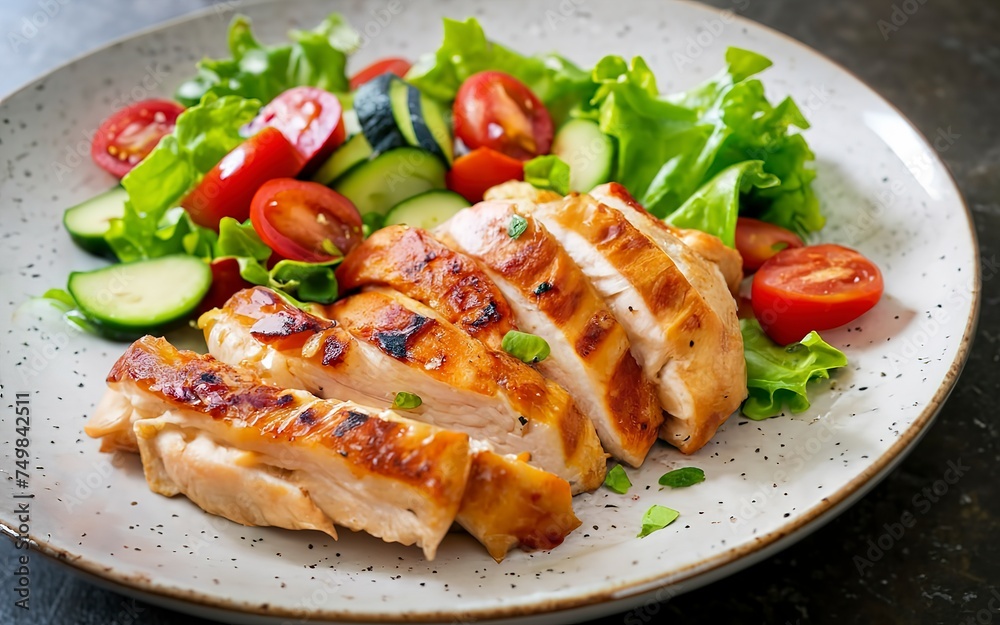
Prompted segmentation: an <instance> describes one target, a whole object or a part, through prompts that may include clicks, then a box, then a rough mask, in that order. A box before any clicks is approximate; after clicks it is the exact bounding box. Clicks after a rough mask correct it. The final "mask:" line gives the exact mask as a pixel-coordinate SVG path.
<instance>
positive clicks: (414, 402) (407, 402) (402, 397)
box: [392, 391, 424, 410]
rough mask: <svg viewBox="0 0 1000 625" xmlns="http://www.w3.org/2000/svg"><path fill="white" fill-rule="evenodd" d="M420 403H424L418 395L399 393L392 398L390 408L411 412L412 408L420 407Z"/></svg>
mask: <svg viewBox="0 0 1000 625" xmlns="http://www.w3.org/2000/svg"><path fill="white" fill-rule="evenodd" d="M422 403H424V401H423V400H422V399H420V395H416V394H414V393H407V392H405V391H401V392H399V393H396V397H395V398H393V400H392V407H393V408H400V409H402V410H413V409H414V408H418V407H420V404H422Z"/></svg>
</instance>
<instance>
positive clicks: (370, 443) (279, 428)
mask: <svg viewBox="0 0 1000 625" xmlns="http://www.w3.org/2000/svg"><path fill="white" fill-rule="evenodd" d="M122 382H130V383H133V384H135V385H136V386H138V388H139V389H141V390H142V391H145V392H146V393H149V394H151V395H153V396H155V397H157V398H159V399H160V400H162V401H164V402H166V403H167V404H169V405H173V406H176V407H178V408H183V409H187V410H190V411H194V412H196V413H201V414H204V415H206V416H207V417H209V418H211V419H213V420H215V421H217V422H222V423H224V424H225V425H227V426H229V427H230V428H235V429H238V431H239V432H241V435H246V436H259V437H263V438H267V439H269V440H273V441H274V442H277V443H280V444H282V445H292V444H295V445H298V446H302V445H307V446H322V447H323V448H325V449H326V450H328V451H329V452H330V453H332V454H336V455H338V456H339V457H341V458H344V459H346V461H348V462H350V463H351V466H352V467H353V468H354V469H355V471H356V473H357V474H358V476H359V477H360V476H361V475H363V474H364V473H370V474H374V475H379V476H382V477H386V478H390V479H393V480H398V481H401V482H404V483H406V484H409V485H411V486H413V487H415V488H419V489H420V490H421V491H422V492H424V493H425V495H426V496H427V497H429V498H431V499H432V500H434V501H437V502H440V503H441V505H446V506H447V505H450V504H449V502H452V501H458V499H459V498H460V497H461V495H462V493H463V492H464V488H465V479H466V478H465V476H464V475H463V474H462V473H463V471H461V470H459V471H455V470H454V468H455V467H456V466H458V467H461V461H460V454H459V455H456V454H457V452H462V453H465V454H466V455H467V454H468V437H467V436H466V435H465V434H460V433H456V432H447V431H443V430H437V429H436V428H433V427H432V426H427V425H424V424H418V423H407V422H399V421H390V420H385V419H383V418H381V417H380V416H379V415H378V413H376V412H374V411H371V410H369V409H365V408H362V407H360V406H353V405H352V406H350V407H344V406H343V405H342V404H341V403H340V402H334V401H327V400H318V399H316V398H315V397H313V396H312V395H309V394H308V393H305V392H303V391H287V390H283V389H280V388H278V387H275V386H269V385H266V384H263V383H262V382H261V380H260V379H259V378H258V377H257V376H256V375H254V374H252V373H249V372H246V371H242V370H238V369H235V368H233V367H230V366H229V365H226V364H224V363H222V362H219V361H218V360H216V359H214V358H212V357H211V356H202V355H199V354H195V353H194V352H189V351H179V350H177V349H176V348H174V347H173V346H172V345H170V343H168V342H167V341H166V340H164V339H157V338H153V337H149V336H146V337H143V338H141V339H139V340H137V341H136V342H135V343H133V344H132V345H131V346H130V347H129V348H128V349H127V350H126V351H125V353H124V354H123V355H122V356H121V358H119V359H118V361H117V362H116V363H115V365H114V366H113V367H112V369H111V372H110V373H109V375H108V383H109V384H112V385H115V384H119V383H122ZM234 431H236V430H234ZM466 462H468V461H466ZM465 471H466V472H467V469H465Z"/></svg>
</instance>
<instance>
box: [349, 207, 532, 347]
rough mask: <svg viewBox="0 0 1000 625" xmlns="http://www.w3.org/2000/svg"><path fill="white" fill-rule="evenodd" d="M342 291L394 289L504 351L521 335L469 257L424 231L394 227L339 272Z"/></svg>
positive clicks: (356, 253) (504, 303) (380, 233)
mask: <svg viewBox="0 0 1000 625" xmlns="http://www.w3.org/2000/svg"><path fill="white" fill-rule="evenodd" d="M337 280H338V281H339V283H340V286H341V288H342V289H343V290H344V291H345V292H346V291H354V290H357V289H360V288H362V287H365V286H389V287H392V288H394V289H396V290H398V291H400V292H401V293H403V294H405V295H407V296H409V297H412V298H413V299H415V300H417V301H419V302H422V303H424V304H426V305H428V306H430V307H431V308H433V309H434V310H436V311H438V312H439V313H440V314H441V315H442V316H444V317H445V319H447V320H448V321H450V322H451V323H454V324H455V325H457V326H459V327H460V328H462V329H463V330H465V331H466V332H468V333H469V334H470V335H472V336H474V337H476V338H477V339H479V340H480V341H482V342H483V343H484V344H486V345H487V346H489V347H490V349H494V350H499V349H500V343H501V341H502V340H503V337H504V335H505V334H506V333H507V332H508V331H510V330H515V329H517V328H516V327H515V325H514V321H513V315H512V314H511V311H510V307H509V306H508V305H507V301H506V300H505V299H504V297H503V295H502V294H501V293H500V291H499V290H498V289H497V287H496V285H494V284H493V281H492V280H490V279H489V277H487V276H486V274H485V273H483V272H482V270H481V269H479V267H478V266H476V264H475V262H473V261H472V260H471V259H470V258H468V257H467V256H465V255H464V254H460V253H457V252H454V251H452V250H450V249H448V248H447V247H445V246H444V245H442V244H441V243H439V242H438V241H437V240H435V239H434V238H433V237H432V236H431V235H430V234H429V233H427V232H426V231H425V230H422V229H420V228H408V227H406V226H389V227H388V228H383V229H381V230H378V231H376V232H374V233H373V234H372V235H371V236H370V237H368V239H366V240H365V242H364V243H362V244H361V245H360V246H358V247H357V248H356V249H355V250H354V251H353V252H351V253H350V254H348V255H347V257H346V258H345V259H344V262H343V263H342V264H341V265H340V267H339V268H338V269H337Z"/></svg>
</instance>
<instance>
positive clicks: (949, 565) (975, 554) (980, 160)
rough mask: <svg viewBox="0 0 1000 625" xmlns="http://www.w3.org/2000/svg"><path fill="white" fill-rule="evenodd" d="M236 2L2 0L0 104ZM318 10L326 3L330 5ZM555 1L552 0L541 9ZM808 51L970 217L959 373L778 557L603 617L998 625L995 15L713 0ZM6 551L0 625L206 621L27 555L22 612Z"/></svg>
mask: <svg viewBox="0 0 1000 625" xmlns="http://www.w3.org/2000/svg"><path fill="white" fill-rule="evenodd" d="M239 3H240V0H230V1H229V2H224V3H218V2H210V1H209V0H171V1H170V2H153V1H152V0H148V1H138V0H88V1H86V2H83V1H80V0H2V2H0V35H2V36H3V41H2V42H0V97H3V96H6V95H8V94H10V93H11V92H13V91H15V90H16V89H17V88H19V87H20V86H22V85H24V84H25V83H27V82H29V81H31V80H32V79H34V78H37V77H38V76H40V75H41V74H43V73H45V72H47V71H49V70H51V69H53V68H55V67H57V66H59V65H61V64H63V63H65V62H66V61H68V60H70V59H72V58H74V57H76V56H77V55H79V54H82V53H85V52H87V51H89V50H93V49H94V48H96V47H99V46H101V45H103V44H105V43H106V42H108V41H110V40H113V39H116V38H119V37H121V36H124V35H127V34H130V33H133V32H136V31H138V30H140V29H144V28H147V27H150V26H153V25H155V24H157V23H159V22H162V21H164V20H168V19H171V18H174V17H177V16H180V15H183V14H185V13H188V12H191V11H195V10H198V9H204V8H211V7H213V6H214V7H219V6H223V5H225V7H226V8H227V9H228V10H231V9H232V7H233V6H236V7H237V8H238V4H239ZM335 4H336V3H335V2H331V6H335ZM552 4H554V5H555V4H557V3H556V2H553V3H552ZM708 4H710V5H714V6H717V7H718V8H724V9H735V10H736V12H737V13H740V14H742V15H743V16H745V17H748V18H750V19H753V20H756V21H758V22H761V23H763V24H765V25H768V26H771V27H773V28H776V29H777V30H779V31H782V32H784V33H786V34H788V35H790V36H792V37H794V38H795V39H798V40H799V41H802V42H804V43H805V44H807V45H809V46H811V47H813V48H815V49H817V50H819V51H820V52H821V53H823V54H825V55H827V56H828V57H830V58H832V59H833V60H834V61H837V62H838V63H840V64H842V65H843V66H845V67H846V68H847V69H849V70H850V71H852V72H853V73H855V74H856V75H858V76H859V77H860V78H861V79H862V80H863V81H864V82H866V83H867V84H868V85H870V86H871V87H873V88H874V89H875V90H876V91H878V92H879V93H880V94H882V95H883V96H884V97H885V98H887V99H888V100H889V101H890V102H892V103H893V104H894V105H896V106H897V107H898V108H899V109H900V110H901V111H902V112H903V114H904V115H906V116H907V117H908V118H909V119H910V120H912V121H913V122H914V123H915V124H916V126H917V128H918V129H919V130H920V131H921V132H922V133H923V134H924V135H925V136H928V137H932V138H933V137H934V136H935V135H936V134H938V133H939V132H940V131H942V130H945V131H947V132H950V133H952V136H955V137H957V138H956V140H955V142H954V144H953V145H951V146H950V147H949V148H948V149H947V151H944V152H942V154H941V156H942V158H943V159H944V161H945V162H946V163H947V164H948V166H949V167H950V168H951V170H952V172H953V173H954V174H955V177H956V178H957V180H958V183H959V186H960V188H961V190H962V192H963V193H964V195H965V198H966V200H967V202H968V205H969V208H970V209H971V210H972V212H973V217H974V219H975V223H976V228H977V232H978V235H979V241H980V245H981V254H982V261H983V267H984V271H983V298H982V302H983V309H982V314H981V317H980V324H979V331H978V336H977V340H976V343H975V346H974V348H973V351H972V355H971V358H970V360H969V362H968V365H967V367H966V370H965V373H964V375H963V376H962V378H961V380H960V381H959V383H958V386H957V388H956V389H955V391H954V393H953V395H952V397H951V399H950V400H949V402H948V403H947V404H946V405H945V407H944V410H943V412H942V414H941V416H940V417H939V419H938V421H937V423H936V425H935V426H934V427H933V429H932V430H931V431H930V433H929V434H928V435H927V436H926V438H925V439H924V440H923V442H922V443H920V445H919V446H918V447H917V449H916V450H915V451H914V452H913V454H912V455H911V456H910V457H909V458H908V459H907V460H906V461H905V462H904V463H903V465H902V466H901V467H900V468H899V469H897V470H896V471H895V472H894V473H893V474H892V475H890V476H889V478H888V479H887V480H886V481H885V482H884V483H883V484H882V485H880V486H879V487H878V488H876V489H875V490H874V491H873V492H872V493H870V494H869V495H868V496H866V497H865V498H864V499H863V500H862V501H861V502H860V503H859V504H857V505H855V506H854V507H853V508H851V509H850V510H849V511H848V512H846V513H845V514H844V515H842V516H841V517H840V518H838V519H836V520H835V521H833V522H832V523H830V524H829V525H828V526H827V527H825V528H822V529H821V530H819V531H817V532H816V533H815V534H813V535H812V536H810V537H808V538H806V539H805V540H803V541H802V542H800V543H798V544H797V545H796V546H794V547H792V548H790V549H788V550H786V551H784V552H783V553H781V554H780V555H778V556H777V557H775V558H773V559H771V560H769V561H767V562H763V563H761V564H758V565H756V566H754V567H752V568H750V569H747V570H745V571H743V572H741V573H738V574H736V575H734V576H732V577H730V578H728V579H726V580H724V581H721V582H719V583H716V584H713V585H711V586H708V587H706V588H703V589H701V590H698V591H695V592H692V593H690V594H687V595H683V596H681V597H678V598H675V599H673V600H671V601H670V602H669V603H666V604H663V605H661V606H651V607H647V608H646V609H644V610H640V611H634V612H631V613H629V614H623V615H618V616H612V617H608V618H606V619H604V620H603V621H602V622H603V623H616V624H617V623H624V625H637V624H639V623H648V622H662V621H665V620H667V619H669V620H670V621H672V622H674V623H725V622H733V623H775V624H780V625H798V624H804V623H822V624H837V625H842V624H844V623H881V624H886V623H919V624H928V625H929V624H932V623H933V624H937V623H981V624H985V623H994V622H995V623H1000V540H997V538H996V537H997V536H998V534H1000V497H998V492H997V490H998V489H997V479H996V477H995V476H996V475H997V472H996V467H997V466H998V463H997V461H998V459H1000V456H998V434H1000V422H998V419H997V417H996V414H997V410H996V406H997V403H998V400H1000V311H998V309H1000V284H998V283H1000V281H998V280H996V279H995V276H996V273H997V270H998V259H997V255H998V253H1000V249H998V248H1000V119H998V114H1000V3H998V2H997V1H996V0H967V1H964V2H943V1H941V0H905V1H903V0H895V1H894V0H851V1H848V2H836V3H834V2H811V1H809V0H768V1H766V2H763V1H760V0H740V1H738V2H734V1H733V0H711V1H709V2H708ZM949 461H953V462H954V461H960V462H961V463H963V464H965V465H967V466H970V467H971V469H970V471H969V472H968V474H967V476H966V477H963V478H962V480H961V481H960V482H959V483H958V484H957V486H956V487H954V488H952V489H950V490H949V492H948V493H947V494H946V495H945V496H944V497H942V498H941V501H940V502H939V503H937V504H935V505H934V507H932V508H931V510H930V511H928V512H927V514H925V515H922V516H921V517H920V518H919V521H918V525H917V526H916V531H911V532H907V533H906V534H905V536H904V537H903V538H902V539H901V540H900V541H899V544H898V546H897V547H896V548H893V549H891V550H889V551H888V552H886V553H885V555H884V556H883V557H882V558H881V559H879V560H878V561H877V562H874V563H873V566H871V567H865V568H864V571H863V572H860V573H859V571H858V570H857V568H856V566H855V564H854V563H853V562H852V560H851V558H850V556H849V554H854V553H863V552H864V551H865V550H866V548H867V547H866V545H867V544H868V541H869V540H870V539H872V538H874V537H877V536H878V535H880V534H882V533H883V532H884V531H885V530H884V525H885V524H887V523H894V522H896V521H898V520H899V518H900V515H901V514H902V513H903V512H905V511H907V510H910V509H911V508H912V506H913V504H912V499H913V497H914V495H916V494H917V493H920V492H921V491H922V489H924V488H925V487H928V486H930V485H931V484H932V483H933V482H934V481H935V480H937V479H938V478H939V477H940V476H941V474H942V472H943V471H944V470H945V469H946V467H947V465H948V462H949ZM15 557H16V555H15V551H14V549H13V546H12V544H11V543H10V542H9V541H7V540H0V623H19V624H20V623H25V624H32V625H34V624H38V625H41V624H49V623H56V624H62V623H74V624H81V625H83V624H85V625H98V624H100V625H110V624H111V623H113V622H117V623H149V624H153V625H167V624H175V623H176V624H179V623H185V624H195V625H198V624H200V623H206V621H201V620H197V619H193V618H191V617H188V616H185V615H181V614H177V613H173V612H170V611H167V610H163V609H160V608H156V607H153V606H151V605H147V604H144V603H142V602H135V601H133V600H132V599H128V598H125V597H123V596H121V595H118V594H115V593H113V592H109V591H107V590H103V589H99V588H97V587H95V586H92V585H91V584H90V583H88V582H86V581H84V580H82V579H80V578H78V577H76V576H75V575H73V574H72V573H70V572H69V571H68V570H67V569H65V568H63V567H62V566H61V565H58V564H56V563H53V562H48V561H43V560H42V559H41V558H38V557H36V558H33V559H32V565H33V569H32V598H34V599H36V601H35V602H33V603H32V609H31V611H30V612H24V611H23V610H14V608H13V607H12V605H11V604H12V601H13V599H12V596H13V595H12V594H10V590H9V589H11V588H12V587H13V582H12V571H13V568H14V566H13V565H9V563H12V562H14V558H15Z"/></svg>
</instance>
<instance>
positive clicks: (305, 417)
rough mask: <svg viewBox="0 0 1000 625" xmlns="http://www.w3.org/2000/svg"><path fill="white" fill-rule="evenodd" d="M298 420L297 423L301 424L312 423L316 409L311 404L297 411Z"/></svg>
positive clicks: (314, 421)
mask: <svg viewBox="0 0 1000 625" xmlns="http://www.w3.org/2000/svg"><path fill="white" fill-rule="evenodd" d="M298 420H299V423H302V424H303V425H313V424H314V423H316V410H315V409H314V408H313V407H312V406H310V407H309V408H306V409H305V410H303V411H302V412H301V413H299V418H298Z"/></svg>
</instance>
